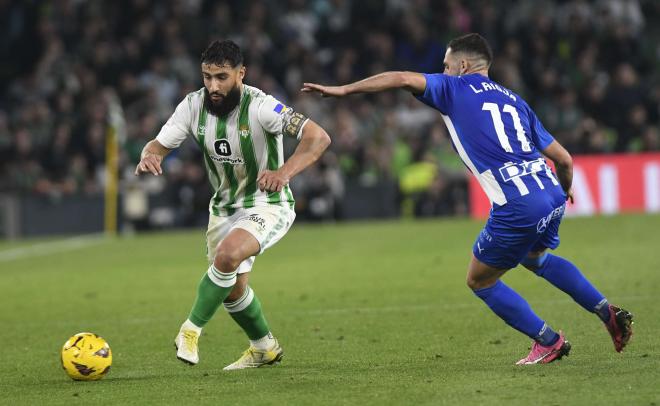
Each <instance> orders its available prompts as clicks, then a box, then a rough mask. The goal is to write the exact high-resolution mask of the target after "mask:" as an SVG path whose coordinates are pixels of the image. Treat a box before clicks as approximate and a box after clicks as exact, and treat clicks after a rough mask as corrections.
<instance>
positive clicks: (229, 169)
mask: <svg viewBox="0 0 660 406" xmlns="http://www.w3.org/2000/svg"><path fill="white" fill-rule="evenodd" d="M215 139H216V140H222V139H227V118H226V117H221V116H218V117H217V122H216V125H215ZM222 169H223V171H224V172H225V176H226V177H227V181H228V182H229V200H228V201H227V202H225V203H224V204H223V206H222V208H223V209H225V210H226V211H227V214H228V215H229V216H231V215H232V214H234V211H235V209H234V208H232V207H231V206H232V205H233V204H234V203H235V202H236V191H237V190H238V181H237V180H236V175H235V174H234V167H233V166H232V165H231V164H230V163H227V162H224V163H223V164H222ZM219 203H220V190H218V191H217V192H216V194H215V198H214V203H213V205H214V207H216V206H217V205H218V204H219Z"/></svg>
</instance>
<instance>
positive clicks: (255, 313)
mask: <svg viewBox="0 0 660 406" xmlns="http://www.w3.org/2000/svg"><path fill="white" fill-rule="evenodd" d="M224 306H225V309H226V310H227V312H228V313H229V315H230V316H231V318H232V319H234V321H235V322H236V323H237V324H238V325H239V326H241V328H242V329H243V331H245V334H247V336H248V338H249V339H250V342H251V343H252V341H253V340H255V341H258V340H261V339H267V337H268V336H269V333H270V330H269V328H268V323H267V322H266V318H265V317H264V314H263V311H262V310H261V302H260V301H259V298H257V296H256V295H255V294H254V291H253V290H252V288H250V287H249V286H247V287H246V289H245V293H243V296H241V297H240V298H239V299H238V300H236V301H234V302H230V303H225V304H224ZM270 338H271V339H272V340H273V341H272V342H265V344H272V345H274V339H273V338H272V335H271V336H270ZM266 341H268V340H266ZM252 344H253V345H254V343H252ZM261 344H262V342H261V341H260V342H259V343H258V344H257V345H255V347H257V348H258V349H264V350H268V349H270V348H271V347H272V345H271V346H269V347H267V348H260V346H261Z"/></svg>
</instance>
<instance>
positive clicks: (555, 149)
mask: <svg viewBox="0 0 660 406" xmlns="http://www.w3.org/2000/svg"><path fill="white" fill-rule="evenodd" d="M542 152H543V155H545V156H547V157H548V158H550V159H551V160H552V162H554V163H555V169H556V172H557V177H558V178H559V183H560V184H561V187H562V189H564V192H566V197H567V198H568V200H570V201H571V203H573V189H572V188H571V185H572V184H573V158H572V157H571V154H569V153H568V151H566V148H564V147H563V146H562V145H561V144H560V143H558V142H557V141H552V143H550V145H548V146H547V147H546V148H545V149H544V150H543V151H542Z"/></svg>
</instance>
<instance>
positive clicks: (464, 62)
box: [459, 59, 470, 75]
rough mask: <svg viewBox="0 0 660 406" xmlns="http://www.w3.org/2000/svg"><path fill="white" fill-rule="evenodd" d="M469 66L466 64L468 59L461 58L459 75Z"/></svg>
mask: <svg viewBox="0 0 660 406" xmlns="http://www.w3.org/2000/svg"><path fill="white" fill-rule="evenodd" d="M469 67H470V66H469V64H468V61H467V60H465V59H461V71H460V72H459V73H460V74H461V75H462V74H464V73H465V72H467V70H468V68H469Z"/></svg>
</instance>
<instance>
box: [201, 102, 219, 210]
mask: <svg viewBox="0 0 660 406" xmlns="http://www.w3.org/2000/svg"><path fill="white" fill-rule="evenodd" d="M202 103H203V102H202ZM202 105H203V104H202ZM207 117H208V112H207V111H206V107H202V111H201V113H200V114H199V121H198V122H197V144H199V148H200V149H201V150H202V154H204V163H205V164H206V168H207V170H208V172H209V173H212V174H213V175H214V177H215V178H212V177H211V176H209V180H210V181H211V184H212V185H213V187H214V188H215V190H216V192H215V194H216V196H218V197H219V194H220V184H221V182H220V174H218V170H217V169H216V168H215V165H214V164H213V161H212V160H211V157H210V156H209V152H208V151H207V150H206V145H205V144H204V138H205V136H206V119H207ZM214 179H215V182H213V180H214ZM214 197H215V196H214ZM212 210H213V214H215V215H216V216H217V215H219V213H218V208H217V207H216V205H215V204H214V205H213V206H212Z"/></svg>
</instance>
